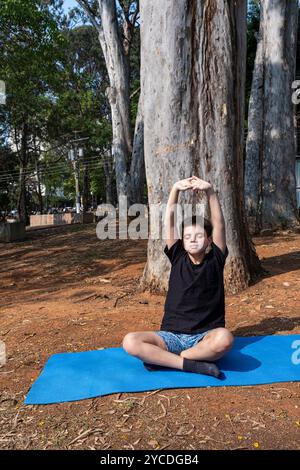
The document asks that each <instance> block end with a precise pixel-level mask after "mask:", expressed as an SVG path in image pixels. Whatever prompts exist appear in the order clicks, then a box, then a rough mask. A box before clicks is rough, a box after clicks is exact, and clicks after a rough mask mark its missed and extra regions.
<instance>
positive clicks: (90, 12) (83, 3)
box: [76, 0, 102, 32]
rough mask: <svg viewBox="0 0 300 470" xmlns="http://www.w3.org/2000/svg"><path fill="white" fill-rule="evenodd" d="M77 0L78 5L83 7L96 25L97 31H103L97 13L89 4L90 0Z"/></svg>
mask: <svg viewBox="0 0 300 470" xmlns="http://www.w3.org/2000/svg"><path fill="white" fill-rule="evenodd" d="M76 1H77V3H78V5H79V6H81V8H82V9H83V10H84V11H85V13H86V15H87V16H88V18H89V19H90V21H91V23H92V25H93V26H95V28H96V29H97V31H99V32H102V26H101V23H98V22H97V19H96V14H95V12H94V11H93V9H92V8H91V6H90V5H89V3H88V0H76Z"/></svg>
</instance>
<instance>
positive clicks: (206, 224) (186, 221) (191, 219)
mask: <svg viewBox="0 0 300 470" xmlns="http://www.w3.org/2000/svg"><path fill="white" fill-rule="evenodd" d="M197 219H198V220H197ZM200 220H201V219H200ZM203 222H204V230H205V232H206V235H207V237H210V236H211V234H212V231H213V226H212V223H211V221H210V220H209V219H206V218H205V217H203ZM196 224H199V216H197V215H192V217H187V218H185V219H184V220H183V221H182V223H181V234H182V238H183V232H184V227H188V226H190V225H196Z"/></svg>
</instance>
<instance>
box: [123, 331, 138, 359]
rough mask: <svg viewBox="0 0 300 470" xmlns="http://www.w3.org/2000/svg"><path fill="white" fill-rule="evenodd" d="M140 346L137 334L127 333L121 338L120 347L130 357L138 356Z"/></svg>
mask: <svg viewBox="0 0 300 470" xmlns="http://www.w3.org/2000/svg"><path fill="white" fill-rule="evenodd" d="M140 345H141V340H140V339H139V336H138V333H127V335H126V336H124V338H123V343H122V346H123V348H124V349H125V351H126V352H127V353H128V354H130V355H132V356H137V355H138V354H139V351H140Z"/></svg>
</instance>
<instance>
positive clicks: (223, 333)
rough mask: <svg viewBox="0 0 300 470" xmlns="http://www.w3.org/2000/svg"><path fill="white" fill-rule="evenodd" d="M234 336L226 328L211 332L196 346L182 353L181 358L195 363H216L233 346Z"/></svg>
mask: <svg viewBox="0 0 300 470" xmlns="http://www.w3.org/2000/svg"><path fill="white" fill-rule="evenodd" d="M233 340H234V338H233V335H232V334H231V333H230V331H229V330H227V329H226V328H216V329H214V330H211V332H209V333H208V334H207V335H206V336H205V337H204V338H203V339H202V340H201V341H200V342H199V343H198V344H197V345H196V346H193V347H192V348H189V349H186V350H185V351H182V352H181V353H180V356H181V357H183V358H184V357H185V358H187V359H192V360H194V361H216V360H218V359H220V358H221V357H222V356H224V354H225V353H226V352H228V351H229V350H230V349H231V347H232V344H233Z"/></svg>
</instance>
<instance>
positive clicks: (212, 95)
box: [141, 0, 260, 292]
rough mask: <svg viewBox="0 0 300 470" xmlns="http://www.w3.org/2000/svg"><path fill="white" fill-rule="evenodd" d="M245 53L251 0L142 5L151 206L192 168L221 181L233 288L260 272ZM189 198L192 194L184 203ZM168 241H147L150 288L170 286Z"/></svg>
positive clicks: (146, 283) (186, 197) (145, 282)
mask: <svg viewBox="0 0 300 470" xmlns="http://www.w3.org/2000/svg"><path fill="white" fill-rule="evenodd" d="M245 60H246V0H241V1H239V2H235V4H233V2H228V1H226V0H206V1H203V2H197V1H196V0H192V1H188V0H180V1H173V0H165V1H164V2H160V1H159V0H153V1H151V2H142V4H141V87H142V94H143V115H144V147H145V166H146V176H147V184H148V196H149V205H150V206H151V205H152V204H165V203H166V202H167V198H168V195H169V191H170V189H171V186H172V185H173V184H174V182H175V181H176V180H178V179H182V178H186V177H189V176H191V175H192V174H195V175H197V176H200V177H201V178H203V179H205V180H208V181H210V182H211V183H212V184H213V186H214V188H215V189H216V191H217V192H218V194H219V198H220V202H221V205H222V208H223V212H224V216H225V221H226V234H227V245H228V248H229V257H228V260H227V263H226V268H225V285H226V288H227V289H229V290H230V291H231V292H237V291H238V290H240V289H243V288H245V287H246V286H248V285H249V282H250V281H251V279H252V278H253V277H254V276H255V275H257V274H258V273H259V272H260V264H259V260H258V258H257V256H256V253H255V249H254V246H253V244H252V242H251V240H250V237H249V233H248V228H247V225H246V219H245V212H244V198H243V116H244V84H245ZM158 77H159V79H158ZM191 200H192V194H191V192H187V193H183V194H181V199H180V201H179V202H185V203H186V202H191ZM196 202H201V199H198V200H197V201H196ZM152 222H153V221H152V220H151V223H152ZM164 245H165V240H161V239H159V240H154V239H149V242H148V260H147V264H146V266H145V270H144V273H143V278H142V280H141V286H142V287H144V288H150V289H151V290H161V288H163V289H165V288H167V283H168V272H169V269H170V264H169V262H168V260H167V257H166V256H165V255H164V254H163V248H164Z"/></svg>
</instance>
